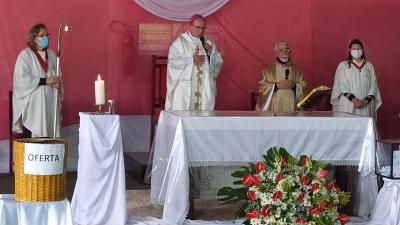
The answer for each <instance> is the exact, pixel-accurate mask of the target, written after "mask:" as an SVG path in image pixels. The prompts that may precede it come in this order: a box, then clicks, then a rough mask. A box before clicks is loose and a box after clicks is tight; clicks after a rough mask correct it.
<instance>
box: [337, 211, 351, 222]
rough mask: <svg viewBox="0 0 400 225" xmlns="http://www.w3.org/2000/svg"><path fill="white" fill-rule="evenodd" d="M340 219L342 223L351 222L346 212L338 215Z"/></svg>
mask: <svg viewBox="0 0 400 225" xmlns="http://www.w3.org/2000/svg"><path fill="white" fill-rule="evenodd" d="M338 219H339V221H340V223H341V224H346V223H348V222H350V217H349V216H348V215H346V214H344V213H342V214H340V215H339V216H338Z"/></svg>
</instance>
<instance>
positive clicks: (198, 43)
mask: <svg viewBox="0 0 400 225" xmlns="http://www.w3.org/2000/svg"><path fill="white" fill-rule="evenodd" d="M205 29H206V20H205V18H204V17H202V16H201V15H193V16H192V18H191V20H190V25H189V31H188V32H185V33H183V34H181V35H180V36H179V37H178V38H177V39H176V40H175V41H174V42H173V43H172V45H171V47H170V49H169V54H168V67H167V96H166V102H165V110H198V111H209V110H214V105H215V96H216V94H217V87H216V78H217V76H218V74H219V72H220V71H221V67H222V63H223V60H222V57H221V54H220V53H219V52H218V51H217V48H216V46H215V43H214V42H213V41H212V40H211V39H209V38H207V37H204V36H203V35H204V30H205Z"/></svg>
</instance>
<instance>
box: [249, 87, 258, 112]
mask: <svg viewBox="0 0 400 225" xmlns="http://www.w3.org/2000/svg"><path fill="white" fill-rule="evenodd" d="M257 99H258V93H256V92H251V93H250V109H251V110H253V111H254V110H256V105H257Z"/></svg>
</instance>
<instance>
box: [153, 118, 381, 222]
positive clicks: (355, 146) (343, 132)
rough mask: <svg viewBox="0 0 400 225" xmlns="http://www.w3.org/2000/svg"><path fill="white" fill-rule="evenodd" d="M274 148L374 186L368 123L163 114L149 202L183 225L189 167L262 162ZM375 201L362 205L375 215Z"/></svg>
mask: <svg viewBox="0 0 400 225" xmlns="http://www.w3.org/2000/svg"><path fill="white" fill-rule="evenodd" d="M273 146H279V147H284V148H286V149H287V150H288V151H289V152H290V153H291V154H292V155H312V157H313V159H318V160H324V161H326V162H330V163H332V164H335V165H359V171H360V173H361V177H366V179H367V181H368V182H370V181H371V180H372V179H371V177H370V175H371V174H373V173H374V154H375V129H374V122H373V120H372V118H370V117H360V116H356V115H352V114H348V113H333V112H300V113H297V114H295V113H280V114H279V115H278V114H277V113H271V112H251V111H243V112H234V111H232V112H230V111H224V112H222V111H221V112H218V111H214V112H195V111H173V112H165V111H162V112H161V114H160V118H159V122H158V127H157V133H156V139H155V148H154V156H153V168H152V176H151V193H150V198H151V201H152V203H153V204H156V205H164V209H163V220H164V223H165V224H171V225H176V224H182V223H183V221H184V219H185V217H186V215H187V212H188V209H189V167H196V166H237V165H243V164H246V163H247V162H250V161H253V162H255V161H258V160H261V159H262V154H264V153H265V151H266V150H267V149H268V148H270V147H273ZM374 197H376V196H372V198H373V200H371V199H364V200H363V199H361V200H362V201H365V202H361V203H360V204H361V205H363V206H367V207H366V208H365V210H371V209H372V207H373V204H374V202H373V201H374V199H375V198H374ZM371 204H372V205H371ZM366 213H370V212H366Z"/></svg>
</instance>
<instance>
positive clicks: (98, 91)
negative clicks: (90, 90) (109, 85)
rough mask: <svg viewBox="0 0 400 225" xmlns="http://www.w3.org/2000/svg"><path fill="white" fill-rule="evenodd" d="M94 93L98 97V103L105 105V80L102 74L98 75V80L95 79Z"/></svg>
mask: <svg viewBox="0 0 400 225" xmlns="http://www.w3.org/2000/svg"><path fill="white" fill-rule="evenodd" d="M94 93H95V97H96V105H104V103H105V102H106V98H105V92H104V80H102V79H101V77H100V74H99V75H98V76H97V80H96V81H94Z"/></svg>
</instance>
